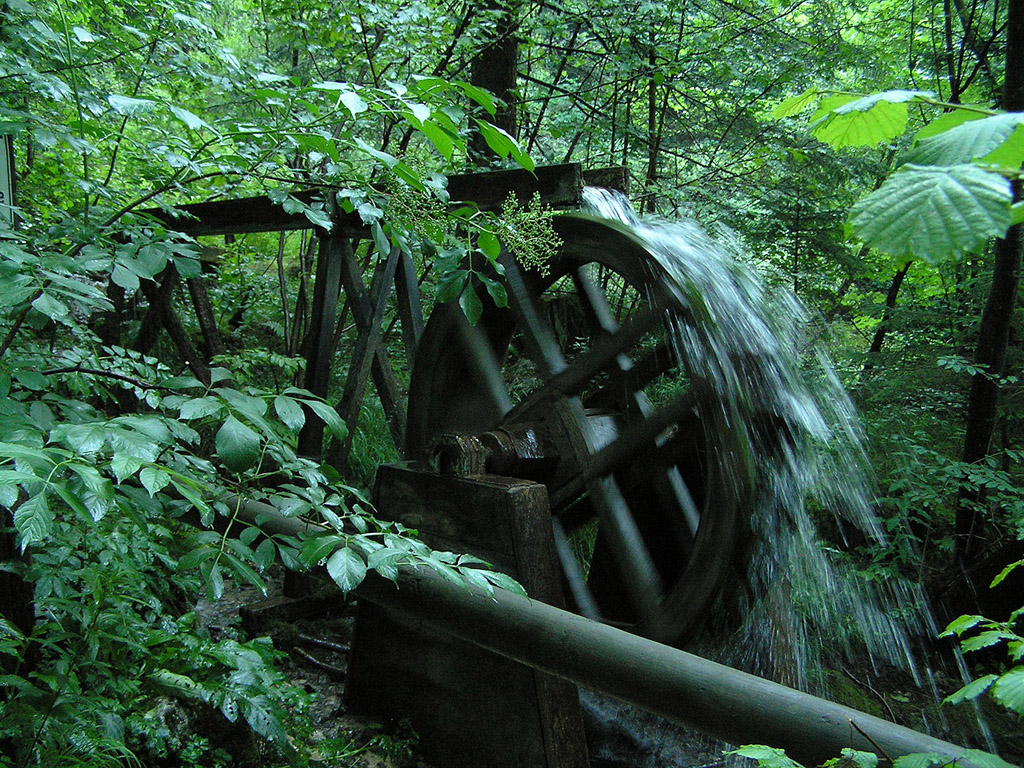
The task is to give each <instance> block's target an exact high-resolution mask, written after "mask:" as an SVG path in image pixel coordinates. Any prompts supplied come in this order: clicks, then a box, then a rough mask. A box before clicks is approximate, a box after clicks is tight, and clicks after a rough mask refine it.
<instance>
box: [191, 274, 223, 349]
mask: <svg viewBox="0 0 1024 768" xmlns="http://www.w3.org/2000/svg"><path fill="white" fill-rule="evenodd" d="M185 285H187V286H188V294H189V296H191V297H192V306H193V307H195V310H196V320H198V321H199V330H200V331H202V334H203V356H204V357H205V358H206V360H207V361H209V360H210V359H212V358H213V357H215V356H216V355H223V354H224V340H223V338H222V337H221V334H220V328H218V327H217V318H216V317H215V316H214V314H213V307H212V306H211V304H210V295H209V293H207V291H206V278H205V277H190V278H188V279H186V280H185Z"/></svg>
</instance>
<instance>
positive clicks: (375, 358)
mask: <svg viewBox="0 0 1024 768" xmlns="http://www.w3.org/2000/svg"><path fill="white" fill-rule="evenodd" d="M594 173H595V174H596V178H599V179H600V180H601V182H603V183H605V184H607V183H608V181H607V180H608V179H609V178H611V179H612V182H613V185H615V186H619V187H620V188H624V187H625V170H624V169H605V170H602V171H597V172H594ZM587 175H588V177H589V175H590V174H589V172H588V174H587ZM616 181H618V184H614V182H616ZM583 184H584V174H583V171H582V168H581V166H580V165H579V164H578V163H572V164H564V165H552V166H542V167H539V168H537V169H536V170H535V171H534V172H533V173H530V172H527V171H522V170H508V171H490V172H481V173H469V174H461V175H453V176H449V177H448V193H449V197H450V200H451V203H452V204H453V205H455V204H458V203H461V202H472V203H474V204H475V205H477V206H478V207H479V208H480V209H482V210H495V209H497V208H498V207H499V206H500V205H501V204H502V203H503V202H504V201H505V200H506V199H507V198H508V196H509V194H512V193H514V194H515V195H516V196H517V197H518V198H519V199H520V201H522V202H526V201H528V200H529V199H530V198H532V197H533V195H534V194H539V195H540V200H541V202H542V203H543V204H544V205H549V206H551V207H553V208H572V207H578V206H579V205H580V204H581V202H582V191H583ZM331 192H332V190H331V189H329V188H325V189H315V190H302V191H299V192H296V193H294V194H293V196H294V197H296V198H298V199H299V200H301V201H303V202H306V203H309V202H313V201H318V200H322V199H325V198H329V196H330V194H331ZM328 208H333V209H334V211H335V212H334V213H333V214H332V215H331V219H332V224H333V226H332V227H331V229H330V231H327V230H325V229H323V228H317V227H314V225H313V224H312V223H311V222H310V221H309V220H308V219H307V218H306V217H305V216H304V215H303V214H302V213H288V212H286V211H285V210H284V208H283V207H282V206H280V205H279V204H277V203H275V202H273V201H272V200H271V199H270V198H269V197H267V196H258V197H249V198H242V199H233V200H221V201H213V202H205V203H196V204H191V205H183V206H178V208H177V209H176V213H169V212H167V211H164V210H156V209H154V210H150V211H147V213H148V214H150V215H151V216H153V217H154V218H156V219H158V220H160V221H161V222H163V223H164V225H165V226H167V227H168V228H169V229H172V230H174V231H176V232H181V233H182V234H185V235H188V236H191V237H202V236H211V235H220V236H223V235H238V234H248V233H254V232H282V231H294V230H303V229H313V230H315V236H316V237H317V239H318V241H319V245H318V249H317V256H316V263H315V268H314V283H313V302H312V314H311V322H310V327H309V329H308V330H307V338H306V343H305V344H304V345H303V346H304V348H305V349H306V350H307V352H306V368H305V375H304V381H303V385H304V387H305V388H306V389H308V390H309V391H310V392H313V393H314V394H316V395H318V396H320V397H324V398H326V397H327V395H328V391H329V388H330V383H331V361H332V358H333V355H334V351H335V333H336V329H335V326H336V322H337V318H338V302H339V298H340V296H341V292H342V290H344V295H345V299H346V301H347V304H348V307H349V308H350V309H351V312H352V316H353V320H354V322H355V326H356V330H357V337H356V342H355V346H354V351H353V357H352V362H351V364H350V366H349V372H348V376H347V378H346V381H345V385H344V388H343V394H342V397H341V400H340V402H339V403H338V404H337V406H336V408H337V410H338V412H339V415H340V416H341V418H342V419H343V420H344V422H345V424H346V426H347V427H348V437H347V438H346V440H344V441H342V442H341V443H340V444H336V445H335V446H334V447H333V448H332V450H331V453H330V456H329V457H328V458H329V460H330V461H331V463H332V464H334V465H335V466H336V467H338V468H339V469H340V468H344V466H345V464H346V463H347V461H348V454H349V452H350V450H351V445H352V442H351V441H352V436H353V435H354V433H355V429H356V422H357V420H358V417H359V409H360V405H361V403H362V400H363V396H364V394H365V391H366V387H367V385H368V383H369V379H370V378H371V377H372V378H373V381H374V385H375V388H376V390H377V393H378V395H379V397H380V400H381V404H382V406H383V408H384V412H385V416H386V418H387V422H388V426H389V429H390V433H391V436H392V439H393V440H394V442H395V445H396V447H397V448H398V451H399V454H400V455H401V454H402V453H403V451H404V442H405V409H404V405H403V403H402V402H401V400H402V398H401V396H400V392H399V386H398V384H397V382H396V380H395V378H394V375H393V373H392V370H391V364H390V360H389V357H388V352H387V350H386V349H385V346H384V344H383V334H382V328H381V325H382V321H383V319H384V314H385V310H386V308H387V305H388V301H389V299H390V297H391V289H392V286H394V289H395V297H396V302H397V309H398V316H399V321H400V324H401V333H402V337H403V341H404V348H405V352H406V355H407V356H408V359H409V360H410V362H411V361H412V360H413V358H414V356H415V353H416V348H417V344H418V341H419V337H420V333H421V332H422V330H423V308H422V302H421V299H420V292H419V285H418V282H417V276H416V273H415V268H414V265H413V262H412V259H411V258H410V257H409V256H408V254H405V253H403V252H402V251H401V250H399V249H398V248H392V249H391V251H390V252H389V253H387V254H378V255H377V260H376V267H375V269H374V271H373V277H372V280H371V283H370V286H369V287H367V285H366V283H365V280H364V276H363V273H362V270H361V269H360V266H359V264H358V263H357V261H356V258H355V252H354V249H353V245H352V243H353V239H354V238H365V237H366V236H367V234H368V228H367V227H366V226H365V225H364V224H363V222H362V220H361V219H360V217H359V215H358V214H356V213H351V214H346V213H341V212H337V208H336V206H333V205H331V204H330V201H329V205H328ZM370 242H371V246H370V247H371V248H373V247H374V246H373V243H372V239H371V240H370ZM174 278H176V275H168V276H167V277H165V278H164V281H165V282H167V281H169V280H172V279H174ZM172 285H173V283H172ZM161 288H162V286H155V287H151V289H150V291H148V292H147V293H148V296H149V298H150V302H151V304H152V303H153V302H154V301H158V300H160V296H161V295H162V294H168V295H169V291H168V290H161ZM190 288H191V284H190ZM193 301H194V302H196V296H195V295H193ZM196 312H197V315H198V316H199V318H200V321H201V322H202V320H203V317H204V314H207V313H206V312H204V309H203V308H202V307H201V306H200V302H196ZM168 314H169V313H167V312H165V313H164V315H165V321H166V320H167V315H168ZM165 325H167V327H168V330H169V331H173V328H172V327H171V326H172V325H173V323H171V322H165ZM309 416H310V417H309V418H307V422H306V426H305V427H304V428H303V430H302V433H301V434H300V437H299V452H300V453H301V454H302V455H305V456H310V457H313V458H320V457H321V454H322V443H323V423H322V422H320V420H319V419H316V418H315V417H312V414H309Z"/></svg>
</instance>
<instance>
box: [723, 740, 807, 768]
mask: <svg viewBox="0 0 1024 768" xmlns="http://www.w3.org/2000/svg"><path fill="white" fill-rule="evenodd" d="M726 754H727V755H739V756H740V757H749V758H750V759H751V760H756V761H757V764H758V765H759V766H762V768H803V766H802V765H801V764H800V763H798V762H797V761H796V760H794V759H793V758H791V757H789V756H788V755H787V754H786V752H785V751H784V750H782V749H777V748H776V747H768V746H765V745H763V744H746V745H744V746H742V747H740V748H739V749H734V750H732V751H731V752H726Z"/></svg>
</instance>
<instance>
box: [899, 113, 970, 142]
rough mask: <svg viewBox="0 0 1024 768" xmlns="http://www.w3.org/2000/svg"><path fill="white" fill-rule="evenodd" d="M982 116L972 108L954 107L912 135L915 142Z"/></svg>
mask: <svg viewBox="0 0 1024 768" xmlns="http://www.w3.org/2000/svg"><path fill="white" fill-rule="evenodd" d="M983 117H985V115H984V114H982V113H981V112H976V111H975V110H973V109H954V110H953V111H952V112H943V113H942V114H941V115H939V116H938V117H937V118H935V119H934V120H932V121H931V122H930V123H928V125H926V126H925V127H924V128H922V129H921V130H920V131H918V132H917V133H916V134H915V135H914V143H915V144H916V143H917V142H918V141H920V140H921V139H927V138H928V137H929V136H935V135H936V134H939V133H944V132H945V131H948V130H949V129H950V128H956V127H957V126H958V125H963V124H964V123H966V122H968V121H969V120H981V119H982V118H983Z"/></svg>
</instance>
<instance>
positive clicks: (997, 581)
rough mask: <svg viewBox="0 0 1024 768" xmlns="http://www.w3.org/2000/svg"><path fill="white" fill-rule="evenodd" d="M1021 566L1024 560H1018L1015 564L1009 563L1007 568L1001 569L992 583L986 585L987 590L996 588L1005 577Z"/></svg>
mask: <svg viewBox="0 0 1024 768" xmlns="http://www.w3.org/2000/svg"><path fill="white" fill-rule="evenodd" d="M1022 565H1024V560H1018V561H1017V562H1015V563H1010V564H1009V565H1008V566H1006V567H1005V568H1003V570H1001V571H1000V572H999V573H998V574H997V575H996V577H995V578H994V579H992V583H991V584H989V585H988V586H989V589H992V588H993V587H998V586H999V585H1000V584H1001V583H1002V582H1003V580H1004V579H1005V578H1006V577H1007V576H1009V575H1010V574H1011V573H1013V572H1014V571H1015V570H1017V569H1018V568H1020V567H1021V566H1022Z"/></svg>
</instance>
